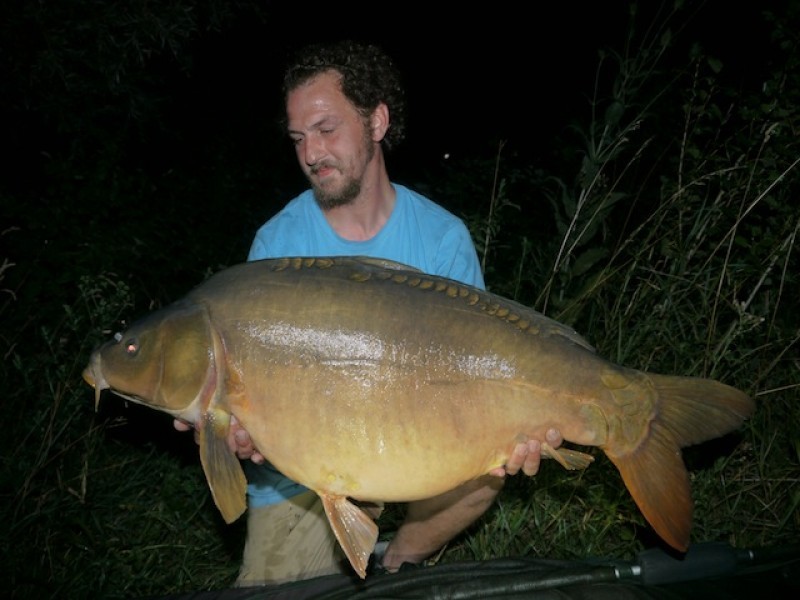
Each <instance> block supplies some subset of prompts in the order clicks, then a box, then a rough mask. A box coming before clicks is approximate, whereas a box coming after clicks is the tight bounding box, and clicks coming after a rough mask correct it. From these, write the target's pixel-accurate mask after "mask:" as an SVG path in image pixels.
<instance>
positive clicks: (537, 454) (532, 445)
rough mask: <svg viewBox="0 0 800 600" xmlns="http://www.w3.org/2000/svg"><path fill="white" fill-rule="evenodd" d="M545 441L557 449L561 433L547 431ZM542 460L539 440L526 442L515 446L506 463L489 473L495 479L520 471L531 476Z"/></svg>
mask: <svg viewBox="0 0 800 600" xmlns="http://www.w3.org/2000/svg"><path fill="white" fill-rule="evenodd" d="M545 441H546V442H547V443H548V444H549V445H550V446H551V447H552V448H554V449H555V448H558V447H559V446H561V444H562V443H563V441H564V438H562V437H561V433H560V432H559V431H558V430H557V429H548V430H547V433H546V434H545ZM541 459H542V444H541V442H540V441H539V440H528V441H527V442H523V443H520V444H517V445H516V447H515V448H514V451H513V452H512V453H511V456H509V457H508V462H506V464H505V465H504V466H502V467H497V468H496V469H492V470H491V471H489V474H490V475H494V476H495V477H505V476H506V475H516V474H517V473H519V471H520V469H522V472H523V473H525V475H528V476H533V475H536V473H538V472H539V463H540V462H541Z"/></svg>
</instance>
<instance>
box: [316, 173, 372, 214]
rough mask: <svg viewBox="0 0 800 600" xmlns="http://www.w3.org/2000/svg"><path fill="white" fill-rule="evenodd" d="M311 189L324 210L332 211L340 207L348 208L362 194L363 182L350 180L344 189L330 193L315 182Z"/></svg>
mask: <svg viewBox="0 0 800 600" xmlns="http://www.w3.org/2000/svg"><path fill="white" fill-rule="evenodd" d="M311 188H312V189H313V190H314V198H315V199H316V201H317V204H319V207H320V208H321V209H322V210H331V209H332V208H337V207H339V206H346V205H348V204H350V203H351V202H352V201H353V200H355V199H356V197H357V196H358V195H359V194H360V193H361V180H360V179H349V180H348V181H347V182H346V183H345V186H344V188H342V189H340V190H337V191H331V192H328V191H327V190H324V189H323V188H321V187H320V186H318V185H317V184H316V183H314V181H312V182H311Z"/></svg>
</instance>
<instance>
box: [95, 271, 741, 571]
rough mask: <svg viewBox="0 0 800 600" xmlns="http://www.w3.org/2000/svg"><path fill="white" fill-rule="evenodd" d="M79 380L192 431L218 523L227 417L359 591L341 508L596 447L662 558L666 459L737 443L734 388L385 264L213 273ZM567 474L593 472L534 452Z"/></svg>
mask: <svg viewBox="0 0 800 600" xmlns="http://www.w3.org/2000/svg"><path fill="white" fill-rule="evenodd" d="M84 378H85V379H86V381H87V382H88V383H89V384H91V385H92V386H93V387H94V388H95V390H96V392H95V393H96V402H98V401H99V398H100V392H101V390H104V389H110V390H111V391H113V392H114V393H116V394H118V395H119V396H122V397H123V398H127V399H129V400H132V401H134V402H138V403H141V404H145V405H147V406H150V407H152V408H155V409H158V410H160V411H164V412H166V413H169V414H170V415H172V416H174V417H179V418H181V419H184V420H186V421H188V422H191V423H194V424H196V425H200V427H199V429H200V456H201V462H202V465H203V469H204V471H205V474H206V478H207V480H208V484H209V486H210V488H211V491H212V494H213V497H214V501H215V502H216V504H217V506H218V507H219V509H220V511H221V513H222V515H223V517H224V518H225V520H226V521H227V522H232V521H233V520H235V519H237V518H238V517H239V516H240V515H241V514H242V512H244V510H245V508H246V502H245V488H246V481H245V477H244V474H243V471H242V466H241V463H240V462H239V460H238V458H237V457H236V455H235V454H233V453H232V452H231V451H230V450H229V448H228V445H227V443H226V436H227V431H228V427H229V422H230V417H231V415H235V416H236V418H237V419H238V420H239V422H241V424H242V425H243V426H244V428H245V429H247V431H248V432H249V433H250V435H251V437H252V439H253V441H254V442H255V444H256V447H257V448H258V449H259V451H260V452H261V453H262V454H263V455H264V456H265V457H266V458H267V459H268V460H269V461H270V462H272V464H274V465H275V467H276V468H277V469H279V470H280V471H281V472H283V473H284V474H285V475H286V476H287V477H289V478H291V479H293V480H295V481H297V482H299V483H302V484H303V485H305V486H306V487H308V488H309V489H311V490H314V491H315V492H316V493H317V494H319V496H320V497H321V498H322V500H323V503H324V506H325V509H326V512H327V515H328V519H329V521H330V524H331V527H332V528H333V531H334V532H335V534H336V537H337V539H338V540H339V543H340V544H341V545H342V548H343V549H344V551H345V553H346V555H347V557H348V559H349V560H350V562H351V564H352V565H353V567H354V569H355V570H356V572H358V574H359V575H360V576H361V577H364V576H365V569H366V564H367V560H368V558H369V555H370V553H371V552H372V549H373V547H374V544H375V542H376V540H377V535H378V530H377V526H376V524H375V523H374V521H373V520H372V519H371V518H370V517H369V516H368V515H367V514H366V513H364V512H363V511H362V510H361V509H360V508H359V507H358V506H357V505H356V504H354V503H353V502H352V500H361V501H373V502H406V501H411V500H418V499H423V498H429V497H432V496H435V495H438V494H441V493H443V492H446V491H449V490H451V489H453V488H455V487H457V486H458V485H460V484H462V483H464V482H466V481H468V480H470V479H473V478H475V477H479V476H482V475H484V474H486V473H487V472H489V471H490V470H491V469H493V468H496V467H499V466H501V465H503V464H504V463H505V461H506V459H507V458H508V457H509V455H510V453H511V451H512V450H513V448H514V446H515V444H516V443H517V442H518V441H521V440H525V439H528V438H536V439H539V440H544V439H545V438H544V436H545V432H546V430H547V429H548V428H550V427H555V428H558V429H559V430H560V431H561V433H562V435H563V437H564V440H565V441H567V442H570V443H572V444H577V445H580V446H596V447H598V448H601V449H602V450H603V452H604V453H605V454H606V456H608V458H609V459H610V460H611V461H612V462H613V463H614V465H616V467H617V468H618V469H619V471H620V473H621V475H622V479H623V481H624V482H625V485H626V487H627V488H628V490H629V492H630V494H631V495H632V497H633V499H634V500H635V501H636V504H637V505H638V507H639V509H640V510H641V511H642V514H643V515H644V516H645V518H646V519H647V521H648V522H649V523H650V524H651V525H652V527H653V528H654V530H655V531H656V532H657V533H658V534H659V535H660V536H661V537H662V538H663V539H664V540H665V541H666V542H667V543H668V544H670V545H671V546H673V547H674V548H676V549H678V550H681V551H685V550H686V549H687V548H688V545H689V536H690V529H691V520H692V498H691V490H690V486H689V476H688V473H687V470H686V468H685V466H684V463H683V460H682V458H681V452H680V449H681V448H682V447H684V446H687V445H691V444H697V443H699V442H703V441H705V440H708V439H711V438H715V437H719V436H722V435H724V434H726V433H728V432H730V431H732V430H735V429H736V428H737V427H739V426H740V425H741V424H742V422H743V420H744V419H745V418H747V417H748V416H749V415H750V414H751V413H752V411H753V409H754V403H753V401H752V399H751V398H750V397H749V396H748V395H746V394H745V393H743V392H742V391H739V390H737V389H735V388H733V387H730V386H728V385H725V384H723V383H720V382H717V381H713V380H709V379H701V378H691V377H680V376H670V375H658V374H654V373H646V372H643V371H638V370H635V369H630V368H626V367H623V366H619V365H616V364H613V363H611V362H609V361H607V360H605V359H603V358H602V357H600V356H598V355H597V354H596V352H595V351H594V349H593V348H592V347H591V346H590V345H589V344H588V343H587V342H586V341H585V340H584V339H583V338H582V337H581V336H580V335H578V334H577V333H576V332H574V331H573V330H571V329H570V328H568V327H566V326H565V325H562V324H560V323H558V322H556V321H553V320H552V319H549V318H547V317H545V316H543V315H541V314H540V313H538V312H536V311H534V310H532V309H530V308H528V307H525V306H523V305H521V304H519V303H517V302H514V301H511V300H508V299H505V298H502V297H500V296H498V295H495V294H492V293H488V292H485V291H482V290H479V289H476V288H473V287H470V286H467V285H463V284H461V283H458V282H456V281H452V280H449V279H445V278H441V277H434V276H430V275H426V274H424V273H421V272H419V271H416V270H414V269H411V268H409V267H406V266H404V265H399V264H396V263H391V262H388V261H381V260H374V259H366V258H344V257H315V258H282V259H270V260H262V261H255V262H249V263H244V264H240V265H236V266H233V267H231V268H228V269H225V270H223V271H220V272H219V273H217V274H216V275H214V276H212V277H211V278H209V279H208V280H207V281H205V282H204V283H202V284H201V285H199V286H198V287H196V288H195V289H194V290H193V291H191V292H190V293H189V294H188V295H187V296H186V297H185V298H183V299H182V300H180V301H178V302H176V303H175V304H173V305H171V306H168V307H166V308H163V309H161V310H158V311H155V312H153V313H151V314H150V315H148V316H146V317H145V318H143V319H142V320H141V321H139V322H137V323H134V324H133V325H132V326H131V327H130V328H129V329H128V330H127V331H125V332H123V333H121V334H117V335H116V336H115V337H114V339H113V340H111V341H109V342H107V343H106V344H105V345H103V346H101V347H100V348H98V349H97V350H96V351H95V352H94V353H93V354H92V356H91V358H90V361H89V365H88V367H87V368H86V369H85V371H84ZM543 454H544V455H548V456H550V457H552V458H555V459H556V460H558V461H559V462H560V463H561V464H562V465H563V466H565V467H566V468H584V467H586V466H587V465H588V464H589V463H590V462H591V460H592V457H591V456H590V455H588V454H584V453H582V452H579V451H576V450H572V449H568V448H559V449H553V448H551V447H549V446H547V445H546V444H544V445H543Z"/></svg>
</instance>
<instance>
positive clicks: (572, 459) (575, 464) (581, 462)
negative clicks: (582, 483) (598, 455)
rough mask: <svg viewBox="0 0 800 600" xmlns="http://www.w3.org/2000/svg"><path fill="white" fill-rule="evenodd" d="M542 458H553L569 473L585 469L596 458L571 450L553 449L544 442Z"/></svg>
mask: <svg viewBox="0 0 800 600" xmlns="http://www.w3.org/2000/svg"><path fill="white" fill-rule="evenodd" d="M542 456H544V457H547V458H552V459H553V460H555V461H556V462H558V464H560V465H561V466H562V467H564V468H565V469H567V470H568V471H575V470H578V469H585V468H586V467H588V466H589V465H590V464H592V463H593V462H594V456H592V455H591V454H586V453H585V452H578V451H577V450H570V449H569V448H558V449H556V448H553V447H552V446H551V445H550V444H548V443H547V442H542Z"/></svg>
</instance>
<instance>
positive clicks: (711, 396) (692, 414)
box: [606, 373, 755, 551]
mask: <svg viewBox="0 0 800 600" xmlns="http://www.w3.org/2000/svg"><path fill="white" fill-rule="evenodd" d="M647 376H648V377H649V378H650V380H651V381H652V383H653V385H654V387H655V391H656V396H657V406H658V408H657V412H656V417H655V419H653V421H652V422H651V423H650V431H649V433H648V434H647V435H646V436H645V437H644V438H643V440H642V442H641V443H640V444H639V445H638V446H636V447H635V448H634V449H633V450H628V451H626V452H624V453H620V454H614V452H613V448H607V449H606V452H607V454H608V457H609V458H610V459H611V461H612V462H613V463H614V464H615V465H616V466H617V468H618V469H619V471H620V473H621V475H622V479H623V481H624V482H625V485H626V486H627V488H628V490H629V491H630V493H631V495H632V496H633V499H634V500H635V501H636V504H637V505H638V506H639V509H640V510H641V511H642V514H643V515H644V516H645V518H646V519H647V521H648V522H649V523H650V525H652V527H653V529H655V531H656V533H658V534H659V535H660V536H661V537H662V538H663V539H664V541H666V542H667V543H668V544H669V545H670V546H672V547H673V548H675V549H677V550H681V551H686V549H687V548H688V547H689V532H690V530H691V524H692V497H691V488H690V485H689V474H688V472H687V471H686V467H685V465H684V464H683V459H682V458H681V452H680V449H681V448H683V447H684V446H690V445H692V444H698V443H700V442H704V441H706V440H710V439H713V438H716V437H720V436H722V435H725V434H726V433H729V432H731V431H733V430H735V429H736V428H737V427H739V426H740V425H741V424H742V422H743V421H744V420H745V419H746V418H747V417H749V416H750V415H751V414H752V412H753V410H754V409H755V403H754V402H753V400H752V399H751V398H750V397H749V396H748V395H747V394H745V393H744V392H742V391H740V390H737V389H736V388H733V387H731V386H729V385H725V384H724V383H720V382H718V381H713V380H710V379H699V378H692V377H671V376H667V375H655V374H651V373H648V374H647Z"/></svg>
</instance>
